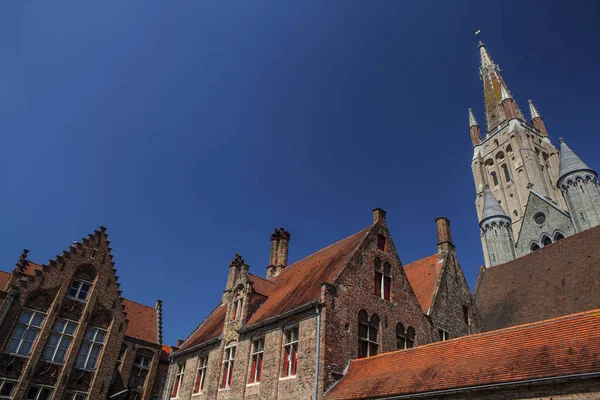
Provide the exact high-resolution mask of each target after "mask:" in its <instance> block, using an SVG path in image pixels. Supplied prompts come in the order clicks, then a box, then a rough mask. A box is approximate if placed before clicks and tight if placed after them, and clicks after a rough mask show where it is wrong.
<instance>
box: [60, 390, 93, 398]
mask: <svg viewBox="0 0 600 400" xmlns="http://www.w3.org/2000/svg"><path fill="white" fill-rule="evenodd" d="M87 397H88V393H87V392H81V391H78V390H70V391H68V392H67V394H66V395H65V400H86V399H87Z"/></svg>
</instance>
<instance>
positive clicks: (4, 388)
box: [0, 378, 19, 399]
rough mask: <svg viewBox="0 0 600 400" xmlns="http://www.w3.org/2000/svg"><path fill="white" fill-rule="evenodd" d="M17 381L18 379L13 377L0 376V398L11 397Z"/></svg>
mask: <svg viewBox="0 0 600 400" xmlns="http://www.w3.org/2000/svg"><path fill="white" fill-rule="evenodd" d="M18 383H19V382H18V381H15V380H13V379H8V378H0V399H12V395H13V392H14V391H15V388H16V387H17V384H18ZM9 385H11V386H9Z"/></svg>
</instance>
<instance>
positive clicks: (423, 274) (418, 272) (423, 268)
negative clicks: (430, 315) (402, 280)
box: [404, 253, 442, 314]
mask: <svg viewBox="0 0 600 400" xmlns="http://www.w3.org/2000/svg"><path fill="white" fill-rule="evenodd" d="M441 271H442V263H441V262H440V258H439V256H438V254H437V253H435V254H433V255H431V256H429V257H425V258H421V259H420V260H417V261H413V262H411V263H410V264H407V265H405V266H404V272H405V273H406V277H407V278H408V281H409V282H410V286H411V287H412V288H413V291H414V292H415V294H416V295H417V300H419V304H420V305H421V309H422V310H423V312H424V313H425V314H427V311H428V310H429V307H430V306H431V302H432V301H433V294H434V293H435V289H436V287H437V281H438V278H439V277H440V272H441Z"/></svg>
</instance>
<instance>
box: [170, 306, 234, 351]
mask: <svg viewBox="0 0 600 400" xmlns="http://www.w3.org/2000/svg"><path fill="white" fill-rule="evenodd" d="M224 305H225V304H224V303H223V302H222V301H220V302H219V304H217V306H216V307H215V308H213V309H212V311H211V312H209V313H208V315H207V316H206V317H204V319H203V320H202V321H200V323H199V324H198V326H196V327H195V328H194V330H193V331H191V332H190V334H189V335H188V336H187V337H186V338H185V340H184V341H183V343H182V344H181V346H182V347H183V345H184V344H185V342H187V341H188V340H189V339H190V337H192V336H193V335H194V333H196V331H197V330H198V329H200V328H201V327H202V324H204V323H205V322H206V321H207V320H208V319H209V318H210V316H211V315H213V314H214V313H215V311H217V310H218V309H219V308H220V307H222V306H224Z"/></svg>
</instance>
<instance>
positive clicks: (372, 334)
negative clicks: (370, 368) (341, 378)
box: [357, 310, 381, 358]
mask: <svg viewBox="0 0 600 400" xmlns="http://www.w3.org/2000/svg"><path fill="white" fill-rule="evenodd" d="M380 322H381V318H379V315H377V314H376V313H373V315H371V318H369V315H368V313H367V312H366V311H365V310H360V311H359V312H358V335H357V336H358V358H368V357H372V356H375V355H377V354H379V353H380V352H379V332H380V331H381V329H380V327H379V324H380ZM361 328H362V333H361ZM373 353H374V354H373Z"/></svg>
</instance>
